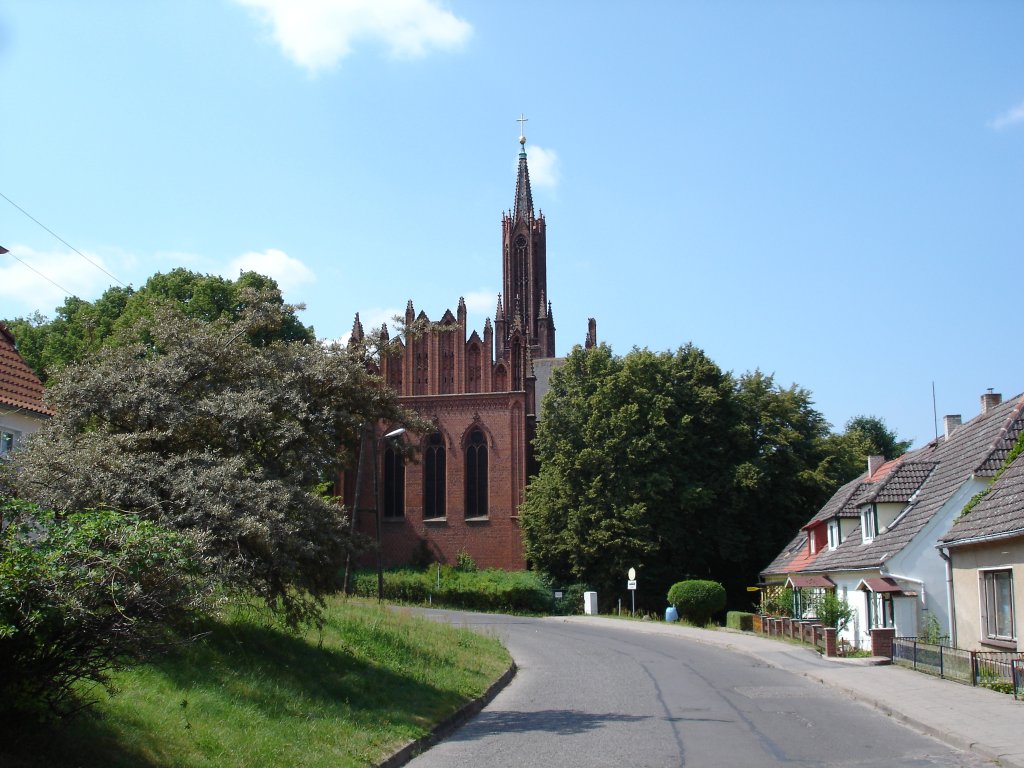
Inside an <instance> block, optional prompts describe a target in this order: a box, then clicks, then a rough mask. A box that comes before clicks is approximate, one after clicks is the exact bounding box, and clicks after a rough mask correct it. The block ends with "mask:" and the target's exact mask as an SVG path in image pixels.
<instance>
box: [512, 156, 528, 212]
mask: <svg viewBox="0 0 1024 768" xmlns="http://www.w3.org/2000/svg"><path fill="white" fill-rule="evenodd" d="M519 142H520V144H521V146H522V149H520V150H519V174H518V176H516V207H515V210H513V212H512V221H519V219H520V217H522V218H530V219H532V218H533V191H532V190H531V189H530V169H529V167H527V165H526V137H525V136H520V137H519Z"/></svg>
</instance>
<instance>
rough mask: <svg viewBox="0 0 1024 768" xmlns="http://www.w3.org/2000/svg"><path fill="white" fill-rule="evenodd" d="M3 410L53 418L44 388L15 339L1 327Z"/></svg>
mask: <svg viewBox="0 0 1024 768" xmlns="http://www.w3.org/2000/svg"><path fill="white" fill-rule="evenodd" d="M0 406H7V407H9V408H18V409H23V410H26V411H31V412H32V413H37V414H42V415H44V416H52V415H53V411H51V410H50V409H49V408H47V407H46V405H45V404H44V403H43V384H42V382H41V381H39V377H38V376H36V375H35V373H33V372H32V369H31V368H29V367H28V364H27V363H26V362H25V361H24V360H23V359H22V357H21V355H19V354H18V350H17V349H16V348H15V346H14V335H13V334H12V333H11V332H10V331H9V330H7V326H6V325H4V324H3V323H0Z"/></svg>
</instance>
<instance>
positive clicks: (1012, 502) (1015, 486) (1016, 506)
mask: <svg viewBox="0 0 1024 768" xmlns="http://www.w3.org/2000/svg"><path fill="white" fill-rule="evenodd" d="M1014 534H1015V535H1019V536H1024V456H1018V457H1017V458H1016V459H1014V461H1013V463H1012V464H1011V465H1010V466H1009V467H1008V468H1007V470H1006V471H1005V472H1004V473H1003V474H1002V475H1000V476H999V478H998V479H997V480H996V481H995V482H994V483H993V484H992V486H991V487H990V488H989V490H988V493H986V494H985V495H984V496H983V497H982V499H981V501H979V502H978V503H977V504H976V505H975V506H974V508H973V509H971V511H970V512H968V513H967V514H966V515H964V516H963V517H961V518H960V519H959V520H957V521H956V523H954V525H953V527H952V528H950V529H949V533H947V534H946V535H945V536H943V537H942V539H941V541H943V542H945V543H946V544H949V545H950V546H957V545H958V544H966V543H970V542H974V541H979V540H985V539H991V538H1001V537H1003V536H1007V535H1014Z"/></svg>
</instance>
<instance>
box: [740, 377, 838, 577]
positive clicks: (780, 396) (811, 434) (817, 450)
mask: <svg viewBox="0 0 1024 768" xmlns="http://www.w3.org/2000/svg"><path fill="white" fill-rule="evenodd" d="M735 399H736V402H737V405H738V406H739V410H740V413H739V420H740V421H739V426H738V429H739V432H740V440H739V445H738V448H737V453H736V455H735V461H736V465H735V470H734V480H735V482H734V489H733V497H732V500H731V503H730V505H731V506H732V507H733V508H734V517H735V519H736V520H737V521H738V523H737V525H736V526H735V527H734V531H733V536H732V539H731V541H730V546H731V547H733V548H740V549H741V550H742V553H743V560H744V562H745V563H747V564H749V565H751V566H753V568H744V569H734V570H733V571H732V572H731V573H729V574H727V575H725V576H723V580H725V581H726V583H727V584H728V585H729V586H731V587H732V588H733V589H742V588H743V587H745V586H746V585H749V584H753V583H754V582H755V580H756V576H757V573H758V570H759V569H760V568H761V567H763V566H764V565H766V564H767V563H768V562H770V561H771V559H772V558H773V557H775V555H776V554H778V551H779V548H780V547H782V546H784V545H785V543H786V542H787V541H789V540H790V539H791V538H792V536H793V531H794V530H796V529H798V528H799V527H800V526H801V525H803V524H804V523H805V522H806V521H807V519H808V518H809V517H810V515H812V514H813V513H814V512H815V511H816V510H817V509H818V508H819V507H820V506H821V505H822V504H824V503H825V501H827V500H828V498H829V496H831V494H832V493H833V491H834V490H835V488H836V487H838V481H837V478H836V477H834V470H833V467H832V464H833V462H832V456H831V454H830V453H829V451H828V445H829V444H828V436H829V425H828V422H827V421H826V420H825V417H824V416H823V415H822V414H821V413H820V412H818V411H817V410H815V408H814V407H813V401H812V400H811V393H810V392H808V391H807V390H806V389H802V388H800V387H797V386H796V385H795V384H793V385H791V386H789V387H787V388H782V387H780V386H778V385H777V384H776V383H775V381H774V377H772V376H770V375H767V374H764V373H762V372H761V371H756V370H755V371H753V372H751V373H745V374H743V375H742V376H741V377H740V378H739V381H738V382H737V384H736V392H735ZM736 577H739V578H740V579H742V580H743V582H745V583H740V582H739V581H738V580H737V578H736Z"/></svg>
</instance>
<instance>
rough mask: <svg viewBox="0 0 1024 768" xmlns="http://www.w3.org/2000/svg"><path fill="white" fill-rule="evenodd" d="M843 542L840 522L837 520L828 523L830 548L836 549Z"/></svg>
mask: <svg viewBox="0 0 1024 768" xmlns="http://www.w3.org/2000/svg"><path fill="white" fill-rule="evenodd" d="M841 542H842V537H841V535H840V529H839V521H838V520H837V519H835V518H833V519H832V520H829V521H828V548H829V549H835V548H836V547H838V546H839V544H840V543H841Z"/></svg>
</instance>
